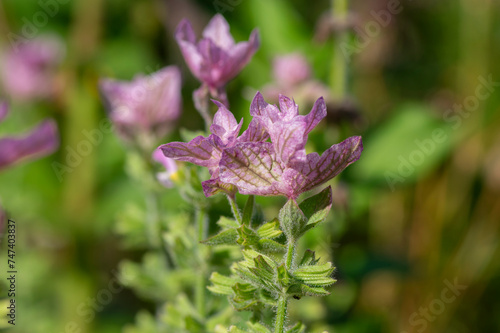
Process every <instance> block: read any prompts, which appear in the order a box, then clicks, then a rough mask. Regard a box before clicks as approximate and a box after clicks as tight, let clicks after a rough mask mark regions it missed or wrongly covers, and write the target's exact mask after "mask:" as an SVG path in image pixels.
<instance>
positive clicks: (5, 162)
mask: <svg viewBox="0 0 500 333" xmlns="http://www.w3.org/2000/svg"><path fill="white" fill-rule="evenodd" d="M6 115H7V104H6V103H5V102H0V121H2V120H3V119H4V118H5V116H6ZM58 147H59V136H58V131H57V126H56V124H55V122H54V121H53V120H45V121H43V122H42V123H41V124H40V125H38V126H37V127H35V129H33V130H32V131H31V132H30V133H29V134H28V135H26V136H23V137H4V138H0V152H1V153H0V170H1V169H4V168H7V167H8V166H10V165H12V164H14V163H16V162H18V161H20V160H23V159H25V158H36V157H42V156H45V155H48V154H51V153H53V152H54V151H55V150H56V149H57V148H58Z"/></svg>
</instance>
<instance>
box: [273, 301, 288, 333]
mask: <svg viewBox="0 0 500 333" xmlns="http://www.w3.org/2000/svg"><path fill="white" fill-rule="evenodd" d="M287 305H288V297H287V296H286V295H281V296H280V299H279V302H278V311H277V312H276V322H275V323H274V333H284V332H285V321H286V308H287Z"/></svg>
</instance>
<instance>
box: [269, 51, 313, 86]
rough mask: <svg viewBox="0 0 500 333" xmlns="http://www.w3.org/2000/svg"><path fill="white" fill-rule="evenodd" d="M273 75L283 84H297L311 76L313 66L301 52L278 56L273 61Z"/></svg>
mask: <svg viewBox="0 0 500 333" xmlns="http://www.w3.org/2000/svg"><path fill="white" fill-rule="evenodd" d="M273 75H274V78H275V79H276V82H277V83H279V84H281V85H290V86H292V85H296V84H299V83H301V82H303V81H306V80H309V79H310V78H311V66H309V64H308V63H307V60H306V58H305V57H304V56H303V55H302V54H300V53H291V54H287V55H284V56H278V57H276V58H274V61H273Z"/></svg>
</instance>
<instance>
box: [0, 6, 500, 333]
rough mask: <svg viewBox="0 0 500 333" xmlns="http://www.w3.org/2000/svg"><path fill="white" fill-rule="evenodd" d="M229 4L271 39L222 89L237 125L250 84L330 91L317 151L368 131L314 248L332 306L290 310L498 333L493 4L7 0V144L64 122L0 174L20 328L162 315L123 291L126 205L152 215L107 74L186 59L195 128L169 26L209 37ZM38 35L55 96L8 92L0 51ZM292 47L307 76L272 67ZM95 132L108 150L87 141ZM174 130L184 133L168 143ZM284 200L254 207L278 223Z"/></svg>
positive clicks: (1, 20) (308, 102) (374, 323)
mask: <svg viewBox="0 0 500 333" xmlns="http://www.w3.org/2000/svg"><path fill="white" fill-rule="evenodd" d="M347 7H348V8H347ZM217 12H218V13H222V14H223V15H224V17H225V18H226V19H227V20H228V22H229V24H230V26H231V32H232V34H233V36H234V37H235V39H236V41H242V40H247V39H248V36H249V34H250V32H251V30H252V29H253V28H255V27H258V29H259V31H260V35H261V40H262V41H261V47H260V49H259V51H258V52H257V53H256V55H255V56H254V58H253V59H252V61H251V62H250V63H249V65H248V66H247V67H246V68H245V69H244V70H243V71H242V73H241V74H240V75H239V76H238V77H237V78H236V79H235V80H233V81H232V82H231V83H229V85H228V96H229V102H230V104H231V110H232V111H233V112H234V113H235V115H236V118H237V119H240V118H242V117H244V118H245V122H246V123H247V124H248V122H249V121H250V116H249V114H248V110H249V105H250V100H251V98H252V97H253V95H254V93H255V92H256V91H257V90H261V91H263V92H264V97H265V98H266V100H268V101H273V100H276V97H277V96H276V94H275V91H279V92H285V93H286V94H288V96H290V97H295V99H296V101H297V102H298V104H299V105H300V108H301V112H308V111H309V110H310V107H311V106H312V103H313V102H314V100H315V99H316V98H318V97H319V96H320V95H324V96H325V99H326V100H327V101H328V105H329V106H328V107H329V110H328V112H329V114H328V117H327V119H326V121H323V122H322V124H321V125H320V126H319V127H318V128H317V129H316V130H315V131H313V132H312V133H311V135H310V145H311V146H310V147H308V149H310V150H311V151H313V150H314V151H319V152H322V151H324V150H325V149H326V148H328V147H329V146H331V145H332V144H333V143H337V142H340V141H341V140H343V139H345V138H346V137H348V136H351V135H362V136H363V143H364V152H363V154H362V157H361V159H360V160H359V161H358V162H356V163H355V164H353V165H352V166H351V167H349V168H348V169H347V170H346V171H345V172H344V173H343V174H342V175H341V176H339V177H337V178H336V179H335V180H334V181H333V182H332V185H333V188H334V209H333V211H332V212H331V213H330V216H329V218H328V220H327V222H326V223H324V224H322V225H321V226H320V227H318V228H316V229H314V231H313V232H311V234H310V235H308V236H307V237H306V238H305V239H304V240H303V243H302V244H301V246H302V247H304V248H311V249H314V250H317V251H318V252H319V253H320V255H321V257H322V258H324V259H325V260H326V259H329V258H330V259H333V261H334V263H335V266H336V267H337V270H336V273H335V276H336V278H337V280H338V282H337V283H336V284H335V285H334V286H333V287H331V289H330V291H331V293H332V294H331V295H330V296H328V297H325V298H322V299H319V298H318V299H316V298H309V299H306V298H304V299H301V300H293V301H292V302H291V306H290V317H291V318H302V319H304V321H305V323H306V324H307V326H308V332H309V331H310V332H322V331H323V330H329V331H330V332H346V333H347V332H352V333H354V332H355V333H362V332H370V333H373V332H375V333H376V332H398V333H399V332H440V333H446V332H454V333H461V332H497V331H500V317H499V316H497V315H496V314H498V313H500V301H499V297H498V295H499V294H500V246H499V245H500V242H499V236H500V230H499V229H500V195H499V194H500V113H499V111H500V93H499V91H500V63H499V62H498V59H499V56H500V47H499V45H500V2H498V1H494V0H460V1H452V0H443V1H431V0H421V1H410V0H401V1H397V0H374V1H370V2H366V1H361V0H353V1H344V0H338V1H333V2H332V1H327V0H317V1H307V2H304V1H298V0H289V1H285V0H273V1H265V0H214V1H211V0H210V1H202V0H198V1H195V0H163V1H160V0H107V1H105V0H40V1H38V0H23V1H16V0H2V1H1V2H0V53H1V55H0V57H1V59H2V60H1V61H2V62H3V64H4V65H3V66H0V67H1V70H2V73H1V74H2V78H3V82H2V90H0V91H1V94H2V97H3V98H4V99H7V100H8V101H9V102H10V105H11V112H10V115H9V118H7V119H6V120H5V121H4V122H2V123H1V124H0V135H1V136H4V135H7V134H12V133H24V132H26V131H27V130H28V129H30V128H32V127H33V126H34V125H35V124H36V123H38V122H39V121H40V120H41V119H44V118H47V117H51V118H54V119H56V120H57V123H58V127H59V131H60V136H61V145H60V149H59V150H58V151H57V152H56V153H55V154H53V155H50V156H48V157H45V158H43V159H40V160H36V161H33V162H29V163H23V164H18V165H16V166H13V167H11V168H9V169H7V170H2V172H1V173H0V198H1V206H2V207H3V208H4V209H5V210H6V211H7V215H8V217H9V218H11V219H14V220H15V221H16V222H17V233H18V241H17V248H16V251H17V265H18V271H19V274H18V285H17V286H18V295H17V301H18V310H17V311H18V317H17V320H18V324H17V325H16V327H15V328H13V329H12V331H16V332H23V333H39V332H40V333H47V332H55V333H62V332H65V333H66V332H82V333H84V332H95V333H107V332H120V331H122V327H124V326H126V325H128V324H131V323H133V322H134V321H135V318H136V314H137V313H138V312H139V311H141V310H146V311H149V312H151V311H153V309H154V302H152V301H150V300H149V299H148V298H147V297H141V296H140V295H137V294H136V293H134V292H132V291H131V290H129V289H127V288H125V289H123V290H121V288H119V286H118V284H115V282H116V279H117V277H116V274H117V273H116V272H117V267H118V265H119V262H120V261H122V260H123V259H128V260H130V261H138V260H139V259H140V258H141V256H142V254H143V253H144V251H143V250H141V249H130V248H128V247H126V246H124V242H123V239H122V238H121V237H120V236H119V231H120V230H119V229H120V225H121V224H120V223H119V218H118V217H117V216H119V215H120V213H123V211H124V210H125V208H126V206H127V204H128V203H135V204H137V205H143V194H142V193H141V191H139V190H137V188H138V186H137V183H136V182H134V181H132V180H130V178H129V177H127V175H126V172H125V156H126V147H125V146H124V145H123V144H122V143H121V142H120V141H119V139H118V138H117V137H116V135H115V134H114V132H112V131H109V130H103V128H104V127H105V126H106V124H107V123H106V119H107V116H106V112H105V110H104V107H103V106H102V103H101V100H100V96H99V92H98V90H97V82H98V79H99V78H100V77H112V78H116V79H121V80H129V79H131V78H133V77H134V76H135V75H136V74H139V73H142V74H151V73H153V72H155V71H156V70H158V69H160V68H162V67H164V66H168V65H172V64H177V65H179V66H180V67H181V69H182V72H183V90H182V91H183V100H184V102H183V113H182V116H181V119H180V121H179V124H178V128H187V129H190V130H202V129H203V121H202V118H201V117H200V116H199V115H198V113H197V112H196V110H195V109H194V106H193V102H192V99H191V94H192V91H193V90H194V89H197V88H198V87H199V82H197V81H196V79H195V78H194V77H193V76H192V74H191V73H190V72H189V70H188V69H187V67H186V65H185V62H184V60H183V58H182V56H181V53H180V51H179V48H178V46H177V44H176V42H175V40H174V38H173V35H174V31H175V27H176V26H177V24H178V23H179V21H180V20H181V19H182V18H183V17H187V18H189V19H190V20H191V22H192V23H193V25H194V28H195V30H196V32H197V33H198V34H199V33H200V32H201V30H202V28H203V27H204V26H205V25H206V23H207V22H208V20H209V19H210V18H211V17H212V16H213V15H214V14H215V13H217ZM39 37H44V38H50V39H53V40H55V41H57V42H56V43H57V45H58V46H57V47H56V46H54V48H53V50H54V49H56V48H57V49H58V52H57V53H58V55H57V57H56V58H57V59H58V60H57V61H56V62H55V64H53V65H52V68H51V69H50V71H51V74H50V76H49V78H50V79H49V78H47V80H42V81H41V83H39V84H37V86H38V87H40V88H41V87H42V86H44V85H45V84H47V85H49V83H50V85H51V86H50V91H49V92H45V93H44V94H43V95H42V96H36V98H35V97H33V98H31V97H29V96H28V97H26V95H23V94H15V93H14V92H12V91H11V90H9V88H8V85H9V82H8V80H12V78H10V79H9V78H8V76H9V75H10V76H11V77H12V76H13V77H14V78H15V77H16V76H20V75H22V73H20V72H19V71H16V69H15V68H14V67H12V66H8V65H7V66H6V65H5V63H6V60H5V59H6V56H5V55H6V54H7V53H8V52H9V50H10V49H11V48H12V47H13V45H16V43H17V42H18V41H19V40H23V39H35V38H39ZM289 54H295V55H296V56H297V55H300V57H302V58H303V59H302V60H303V61H304V60H305V63H306V65H304V66H306V68H307V66H310V68H309V69H306V70H305V73H306V74H304V73H302V74H301V73H299V74H297V75H298V78H297V80H293V79H287V78H286V77H285V78H280V77H279V73H278V74H276V73H274V74H273V70H274V69H275V67H276V57H280V56H285V55H289ZM296 68H297V66H292V67H290V70H289V71H290V72H291V73H293V72H294V69H296ZM7 74H9V75H7ZM49 81H50V82H49ZM44 88H46V87H44ZM108 125H109V124H108ZM102 126H104V127H102ZM108 129H109V128H108ZM94 130H97V131H99V133H101V134H102V139H100V140H97V139H96V140H94V141H92V140H90V139H89V136H88V135H89V134H88V133H92V131H94ZM179 139H180V136H179V131H176V132H174V133H173V134H172V135H171V136H170V138H165V142H167V140H179ZM82 142H90V145H89V144H87V145H86V147H85V148H86V150H85V149H84V148H82ZM89 147H90V148H89ZM82 149H84V150H83V153H82ZM1 153H2V152H0V154H1ZM61 165H63V166H65V167H63V168H62V169H61ZM165 191H170V192H169V193H171V194H170V195H171V196H172V197H175V190H165ZM306 196H307V195H306ZM167 197H168V195H167ZM238 199H239V200H241V202H243V200H244V198H238ZM215 201H216V202H215V206H216V207H218V208H217V209H218V210H217V211H215V212H212V214H213V215H214V216H213V219H212V220H213V221H212V222H215V221H216V215H217V214H220V213H222V214H225V215H228V216H229V215H230V211H229V209H228V207H227V202H226V201H225V200H219V201H217V199H215ZM283 201H284V199H281V198H264V199H263V198H259V200H258V203H259V204H260V205H261V206H263V207H264V211H265V214H266V217H267V218H268V219H271V218H273V217H274V216H275V215H276V213H277V211H278V209H279V207H280V205H281V204H283ZM166 205H167V207H171V209H178V208H176V206H178V203H176V202H172V200H170V201H168V200H166ZM4 240H5V237H4ZM2 243H3V244H2V252H1V253H2V257H1V259H0V261H1V262H2V264H1V267H2V272H1V274H2V275H1V276H2V284H3V285H2V297H5V292H4V291H5V287H6V284H5V281H6V280H5V279H4V278H3V277H4V275H3V274H5V269H4V268H5V267H6V266H5V263H6V261H7V259H6V258H7V254H6V248H5V241H4V242H2ZM145 283H146V282H145ZM102 290H111V291H113V290H115V291H116V292H114V291H113V292H112V293H109V292H108V293H107V295H111V297H107V296H103V295H104V294H103V293H102ZM96 297H97V299H100V301H97V302H95V300H96ZM99 297H100V298H99ZM92 300H94V301H92ZM93 302H94V303H93ZM82 304H83V305H82ZM4 308H5V307H4V306H2V308H1V309H0V312H2V317H4V316H5V314H4V313H5V311H6V310H5V309H4ZM2 324H3V319H2Z"/></svg>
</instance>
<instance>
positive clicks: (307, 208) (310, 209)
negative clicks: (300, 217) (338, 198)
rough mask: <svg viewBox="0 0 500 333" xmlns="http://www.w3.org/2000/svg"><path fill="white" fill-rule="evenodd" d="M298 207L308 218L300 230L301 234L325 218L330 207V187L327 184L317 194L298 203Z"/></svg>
mask: <svg viewBox="0 0 500 333" xmlns="http://www.w3.org/2000/svg"><path fill="white" fill-rule="evenodd" d="M299 207H300V209H301V210H302V212H303V213H304V215H305V216H306V217H307V219H308V221H307V224H306V225H305V226H304V227H303V229H302V230H301V234H304V233H305V232H306V231H307V230H309V229H311V228H314V227H315V226H316V225H317V224H318V223H320V222H323V221H324V220H325V219H326V216H327V215H328V213H329V212H330V209H331V208H332V188H331V187H330V186H328V187H327V188H325V189H324V190H323V191H321V192H319V193H318V194H316V195H314V196H312V197H310V198H307V199H306V200H304V201H302V202H301V203H300V205H299Z"/></svg>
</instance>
